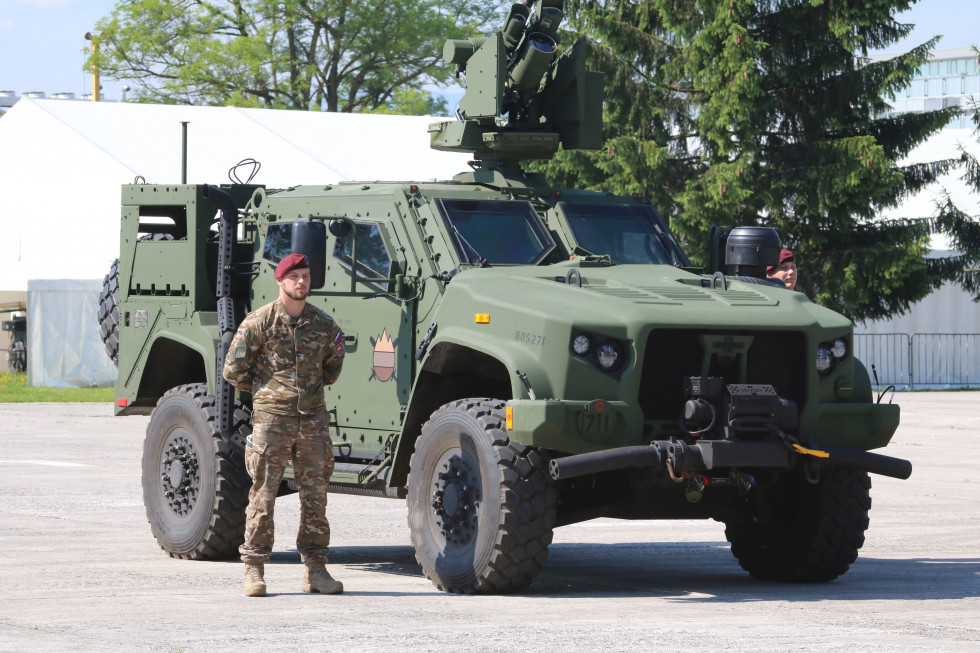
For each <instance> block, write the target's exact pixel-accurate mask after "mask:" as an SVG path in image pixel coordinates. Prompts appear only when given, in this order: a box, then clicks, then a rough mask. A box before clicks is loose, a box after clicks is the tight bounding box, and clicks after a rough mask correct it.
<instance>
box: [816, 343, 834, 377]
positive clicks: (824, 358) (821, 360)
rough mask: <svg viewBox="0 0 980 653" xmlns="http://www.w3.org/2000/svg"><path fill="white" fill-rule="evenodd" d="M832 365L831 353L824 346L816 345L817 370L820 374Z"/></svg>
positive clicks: (827, 370)
mask: <svg viewBox="0 0 980 653" xmlns="http://www.w3.org/2000/svg"><path fill="white" fill-rule="evenodd" d="M833 366H834V359H833V354H831V353H830V350H829V349H827V348H826V347H817V371H818V372H820V373H821V374H823V373H825V372H829V371H830V368H831V367H833Z"/></svg>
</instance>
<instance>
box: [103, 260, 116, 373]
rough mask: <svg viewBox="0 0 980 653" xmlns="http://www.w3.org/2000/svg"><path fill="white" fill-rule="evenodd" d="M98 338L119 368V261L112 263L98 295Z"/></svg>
mask: <svg viewBox="0 0 980 653" xmlns="http://www.w3.org/2000/svg"><path fill="white" fill-rule="evenodd" d="M99 337H100V338H102V344H103V345H105V353H106V354H108V356H109V358H111V359H112V362H113V363H115V364H116V367H118V366H119V259H116V260H115V261H113V262H112V267H110V268H109V274H107V275H105V278H104V279H103V280H102V291H101V292H100V293H99Z"/></svg>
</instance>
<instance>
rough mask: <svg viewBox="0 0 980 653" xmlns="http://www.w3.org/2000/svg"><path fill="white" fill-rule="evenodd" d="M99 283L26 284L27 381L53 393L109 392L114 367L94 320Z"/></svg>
mask: <svg viewBox="0 0 980 653" xmlns="http://www.w3.org/2000/svg"><path fill="white" fill-rule="evenodd" d="M101 289H102V281H101V280H100V279H31V280H30V281H29V282H28V284H27V382H28V384H29V385H32V386H51V387H58V388H84V387H92V386H98V387H108V386H111V385H112V384H113V383H115V380H116V376H117V371H116V366H115V365H114V364H113V362H112V360H111V359H110V358H109V356H108V355H107V354H106V351H105V348H104V347H103V345H102V340H101V338H100V337H99V325H98V320H97V317H96V316H97V315H98V310H99V291H100V290H101Z"/></svg>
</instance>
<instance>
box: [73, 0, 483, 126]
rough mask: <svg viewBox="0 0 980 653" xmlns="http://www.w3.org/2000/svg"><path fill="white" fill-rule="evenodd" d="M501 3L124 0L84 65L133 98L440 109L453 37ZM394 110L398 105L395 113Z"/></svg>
mask: <svg viewBox="0 0 980 653" xmlns="http://www.w3.org/2000/svg"><path fill="white" fill-rule="evenodd" d="M498 10H499V3H498V2H497V1H496V0H365V1H362V2H348V1H347V0H318V1H316V2H310V1H307V0H285V1H283V0H200V1H196V2H189V1H188V0H126V1H125V2H117V3H116V6H115V7H114V8H113V10H112V12H111V13H110V14H109V15H108V16H106V17H104V18H102V19H101V20H100V21H99V22H98V24H97V26H96V29H95V42H96V44H97V45H98V53H97V54H96V55H94V56H93V57H91V58H90V59H89V61H87V62H86V69H88V68H87V67H88V66H90V65H91V64H93V63H95V64H97V65H98V66H99V69H100V70H101V71H102V74H103V75H104V76H105V77H108V78H111V79H117V80H120V81H126V82H129V83H130V84H131V85H132V87H133V98H134V99H135V100H136V101H140V102H159V103H164V104H185V103H186V104H211V105H234V106H242V107H259V108H270V109H301V110H323V111H342V112H344V111H347V112H349V111H370V112H379V111H385V108H386V107H387V108H388V110H391V109H392V108H397V109H399V110H401V111H422V112H426V113H430V112H434V111H439V110H442V111H444V110H445V108H446V107H445V104H444V103H443V102H440V100H439V99H438V98H436V97H434V96H433V95H432V94H431V93H429V92H428V91H427V90H419V89H423V88H424V87H428V86H431V85H436V86H444V85H446V84H448V83H451V81H452V74H453V73H452V68H451V67H450V66H445V65H442V63H441V59H442V46H443V43H444V42H445V40H446V39H447V38H466V37H469V36H474V35H476V34H479V33H480V32H481V31H483V30H485V29H486V27H485V26H486V25H487V22H488V20H489V19H490V18H491V17H492V16H494V15H495V14H496V12H497V11H498ZM393 105H394V106H393Z"/></svg>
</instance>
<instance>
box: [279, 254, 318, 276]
mask: <svg viewBox="0 0 980 653" xmlns="http://www.w3.org/2000/svg"><path fill="white" fill-rule="evenodd" d="M308 267H310V261H309V259H308V258H306V254H295V253H294V254H290V255H289V256H287V257H286V258H284V259H283V260H281V261H279V265H277V266H276V273H275V274H274V275H273V276H275V278H276V281H281V280H282V278H283V277H284V276H286V274H287V273H288V272H291V271H293V270H297V269H300V268H308Z"/></svg>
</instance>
